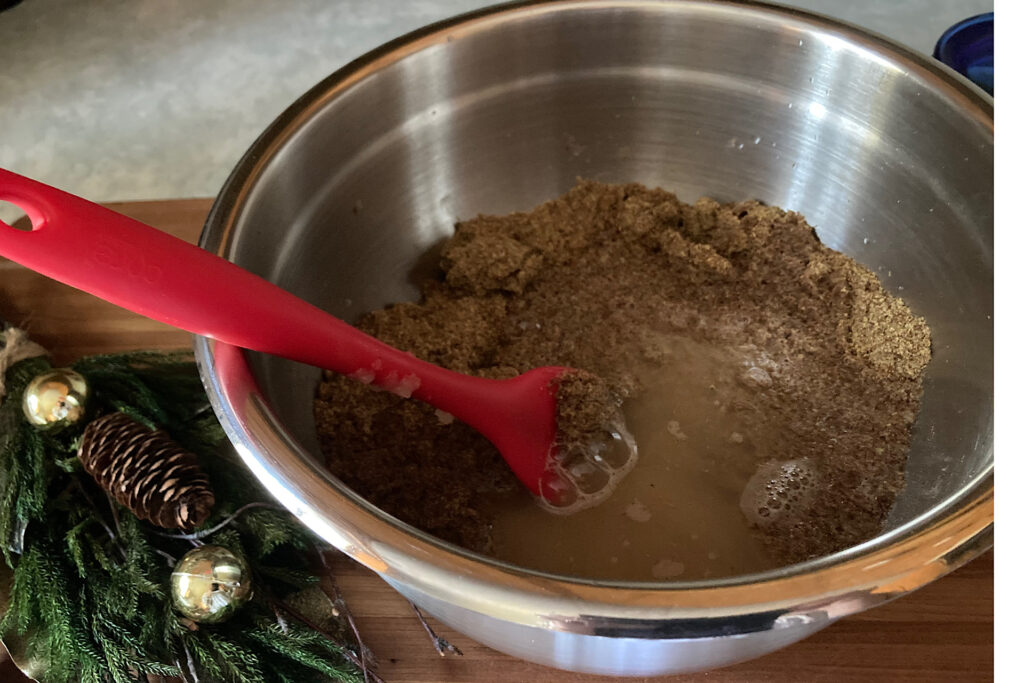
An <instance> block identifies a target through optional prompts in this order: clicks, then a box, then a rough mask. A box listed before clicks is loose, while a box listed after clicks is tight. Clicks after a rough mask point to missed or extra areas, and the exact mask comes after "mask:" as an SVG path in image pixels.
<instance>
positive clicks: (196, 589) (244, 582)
mask: <svg viewBox="0 0 1024 683" xmlns="http://www.w3.org/2000/svg"><path fill="white" fill-rule="evenodd" d="M251 597H252V577H251V575H250V573H249V565H248V564H246V562H245V560H243V559H242V558H241V557H239V556H238V555H236V554H234V553H233V552H231V551H230V550H228V549H227V548H222V547H221V546H219V545H204V546H200V547H198V548H195V549H193V550H190V551H188V552H187V553H185V555H184V556H182V558H181V559H180V560H178V564H177V565H176V566H175V567H174V571H173V572H172V573H171V601H172V602H173V603H174V608H175V609H177V610H178V611H179V612H180V613H181V614H183V615H184V616H186V617H188V618H189V619H191V620H192V621H198V622H200V623H203V624H215V623H218V622H221V621H224V620H225V619H227V618H228V617H230V616H231V615H232V614H234V613H235V611H236V610H237V609H238V608H239V607H241V606H242V605H244V604H245V603H246V602H247V601H248V600H249V598H251Z"/></svg>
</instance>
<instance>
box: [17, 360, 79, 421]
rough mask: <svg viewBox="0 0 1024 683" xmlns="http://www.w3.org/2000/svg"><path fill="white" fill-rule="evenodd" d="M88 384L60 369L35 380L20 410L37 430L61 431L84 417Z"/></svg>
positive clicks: (24, 397) (68, 371)
mask: <svg viewBox="0 0 1024 683" xmlns="http://www.w3.org/2000/svg"><path fill="white" fill-rule="evenodd" d="M88 400H89V385H88V384H87V383H86V381H85V378H84V377H82V376H81V375H80V374H78V373H77V372H75V371H74V370H68V369H66V368H58V369H55V370H48V371H47V372H44V373H42V374H40V375H36V376H35V377H34V378H32V381H31V382H29V383H28V386H27V387H25V394H24V396H22V399H21V407H22V410H23V411H24V413H25V418H26V419H27V420H28V421H29V424H31V425H32V426H33V427H36V428H37V429H43V430H48V429H62V428H64V427H68V426H71V425H73V424H76V423H78V422H80V421H81V420H82V419H83V418H84V417H85V410H86V403H87V402H88Z"/></svg>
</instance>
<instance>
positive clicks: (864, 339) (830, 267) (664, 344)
mask: <svg viewBox="0 0 1024 683" xmlns="http://www.w3.org/2000/svg"><path fill="white" fill-rule="evenodd" d="M440 267H441V271H442V272H441V273H439V276H438V277H437V279H435V280H432V281H429V282H427V283H425V284H424V285H423V287H422V291H423V299H422V301H421V302H419V303H402V304H397V305H395V306H392V307H389V308H387V309H384V310H379V311H374V312H372V313H369V314H367V315H366V316H365V317H363V318H362V320H361V321H360V322H359V324H358V326H359V327H360V328H361V329H363V330H364V331H366V332H368V333H370V334H372V335H374V336H376V337H378V338H379V339H381V340H383V341H385V342H387V343H388V344H391V345H394V346H396V347H399V348H401V349H404V350H407V351H410V352H412V353H413V354H415V355H416V356H418V357H420V358H422V359H424V360H427V361H430V362H433V363H437V364H439V365H443V366H445V367H448V368H451V369H454V370H458V371H460V372H465V373H470V374H476V375H480V376H486V377H498V378H501V377H510V376H514V375H515V374H518V373H520V372H523V371H526V370H528V369H530V368H532V367H536V366H540V365H565V366H571V367H575V368H580V369H582V370H586V371H588V372H590V373H594V374H595V375H597V376H599V377H601V378H603V379H604V380H605V382H606V383H607V387H604V386H602V387H599V389H600V390H606V389H607V388H609V387H610V390H611V391H612V392H614V394H615V395H617V396H619V397H622V398H624V399H625V400H627V401H628V400H629V399H630V398H631V397H635V396H637V395H639V394H640V392H643V391H644V387H643V386H640V383H639V382H638V380H637V376H636V375H637V372H636V368H637V367H638V364H641V365H646V366H647V367H652V366H654V367H656V366H658V365H659V364H663V363H666V362H667V361H668V358H667V354H668V351H667V349H669V348H670V347H671V340H673V339H677V338H680V337H688V338H691V339H695V340H699V341H701V342H706V343H711V344H714V345H716V346H720V347H722V348H731V349H738V350H740V351H742V352H743V353H744V354H746V355H747V356H750V357H758V358H761V359H763V362H759V363H758V364H757V365H756V366H752V367H750V368H749V369H748V370H747V371H746V374H745V375H744V376H743V377H742V378H741V379H742V380H743V384H744V385H745V386H747V387H749V392H748V394H745V395H744V396H743V397H741V398H740V399H737V400H735V401H733V402H732V403H731V404H730V405H729V406H726V408H727V409H728V410H730V411H735V412H736V414H737V415H738V416H739V417H740V418H741V419H742V420H743V421H744V423H745V424H750V425H751V426H752V428H756V427H757V426H758V425H761V426H765V425H770V426H771V427H772V430H773V433H777V434H778V436H777V437H774V438H773V440H771V441H770V442H766V443H765V444H763V445H762V446H763V450H762V451H759V457H760V458H761V459H762V461H763V462H762V466H761V467H759V468H758V469H757V471H756V472H752V473H751V485H750V487H748V488H749V489H750V491H747V492H745V493H744V495H743V498H744V500H741V501H737V505H743V506H745V507H744V511H745V512H746V513H747V514H748V518H749V520H750V524H751V527H752V528H753V529H754V533H756V534H757V535H758V536H759V537H760V538H761V539H762V540H763V542H764V543H765V544H766V547H767V549H768V551H769V553H770V554H771V555H772V556H773V557H774V558H775V559H776V561H778V562H780V563H788V562H795V561H800V560H804V559H808V558H811V557H815V556H819V555H823V554H827V553H830V552H834V551H837V550H840V549H842V548H844V547H848V546H850V545H853V544H855V543H858V542H860V541H863V540H866V539H867V538H870V537H871V536H874V535H876V534H877V533H878V532H879V531H880V529H881V525H882V522H883V519H884V517H885V516H886V514H887V512H888V511H889V509H890V507H891V506H892V504H893V502H894V499H895V496H896V494H897V493H898V492H899V491H900V489H901V488H902V487H903V470H904V461H905V458H906V454H907V450H908V448H909V442H910V435H911V428H912V426H913V422H914V419H915V417H916V414H917V411H918V407H919V401H920V396H921V375H922V372H923V370H924V368H925V366H926V365H927V363H928V361H929V359H930V338H929V330H928V327H927V325H926V324H925V322H924V320H922V319H921V318H919V317H916V316H914V315H913V314H912V313H911V311H910V310H909V308H908V307H907V306H906V305H905V304H904V303H903V302H902V301H901V300H900V299H898V298H896V297H894V296H892V295H890V294H888V293H887V292H885V291H884V290H883V288H882V286H881V284H880V282H879V281H878V279H877V278H876V277H875V275H874V274H873V273H871V272H870V271H868V270H867V269H866V268H864V267H862V266H860V265H859V264H857V263H855V262H854V261H852V260H851V259H849V258H847V257H845V256H843V255H841V254H839V253H837V252H835V251H833V250H831V249H828V248H827V247H825V246H824V245H822V244H821V243H820V242H819V240H818V238H817V236H816V235H815V233H814V230H813V229H812V228H811V227H810V226H808V225H807V223H806V222H805V220H804V219H803V217H802V216H800V215H799V214H797V213H793V212H789V211H784V210H782V209H780V208H776V207H771V206H765V205H762V204H760V203H758V202H755V201H745V202H738V203H731V204H720V203H718V202H715V201H712V200H710V199H701V200H699V201H697V202H696V203H695V204H692V205H690V204H685V203H682V202H680V201H678V200H677V199H676V197H675V196H674V195H672V194H670V193H668V192H666V191H663V190H660V189H649V188H646V187H643V186H641V185H637V184H629V185H605V184H600V183H596V182H580V183H579V184H578V185H577V186H576V187H575V188H574V189H573V190H571V191H570V192H569V193H568V194H566V195H565V196H563V197H560V198H558V199H555V200H552V201H549V202H546V203H544V204H542V205H541V206H539V207H537V208H536V209H534V210H533V211H530V212H527V213H515V214H512V215H508V216H501V217H497V216H479V217H477V218H474V219H472V220H468V221H464V222H461V223H459V224H458V225H457V226H456V231H455V235H454V236H453V237H452V238H451V240H450V241H449V242H448V243H447V245H445V247H444V250H443V252H442V258H441V263H440ZM744 391H747V390H746V389H744ZM584 393H585V392H584ZM586 398H587V397H586V396H584V397H583V399H584V400H585V399H586ZM314 409H315V416H316V422H317V427H318V432H319V438H320V443H321V445H322V448H323V452H324V454H325V456H326V461H327V465H328V467H329V468H330V469H331V471H332V472H334V473H335V474H336V475H337V476H339V477H340V478H341V479H343V480H344V481H345V482H346V483H347V484H348V485H349V486H351V487H352V488H353V489H355V490H356V491H357V492H359V493H360V494H361V495H363V496H365V497H366V498H367V499H369V500H370V501H371V502H372V503H374V504H375V505H377V506H379V507H381V508H382V509H384V510H386V511H387V512H390V513H391V514H393V515H395V516H397V517H398V518H400V519H402V520H404V521H406V522H408V523H409V524H412V525H413V526H415V527H418V528H420V529H422V530H424V531H427V532H429V533H431V534H434V535H436V536H438V537H440V538H442V539H445V540H448V541H450V542H453V543H456V544H458V545H461V546H464V547H467V548H470V549H473V550H477V551H481V552H485V553H486V552H489V551H490V550H491V549H492V545H491V538H490V523H491V522H490V519H489V518H488V514H487V513H486V510H489V509H493V506H492V505H490V503H491V502H493V500H494V499H496V498H503V497H510V496H517V495H522V493H521V490H520V486H521V485H520V484H519V483H518V482H517V481H516V479H515V477H514V476H513V475H512V474H511V472H510V471H509V470H508V468H507V467H506V466H505V464H504V462H503V461H502V459H501V457H500V456H499V454H498V453H497V451H496V450H495V449H494V447H493V446H491V445H490V443H489V442H487V441H486V440H485V439H484V438H483V437H481V436H480V435H478V434H477V433H475V432H474V431H473V430H472V429H470V428H469V427H467V426H465V425H463V424H461V423H459V422H458V421H453V420H451V418H450V416H447V415H445V414H443V413H437V412H436V411H435V410H434V409H433V408H431V407H429V406H426V405H423V404H420V403H417V402H415V401H410V400H403V399H400V398H398V397H396V396H394V395H392V394H389V393H386V392H381V391H374V390H372V389H370V388H368V387H366V386H364V385H362V384H360V383H359V382H355V381H352V380H349V379H347V378H344V377H339V376H325V378H324V380H323V382H322V383H321V384H320V386H319V388H318V391H317V395H316V400H315V406H314ZM723 409H725V408H723ZM669 428H670V429H671V425H670V427H669ZM642 466H643V453H641V454H640V464H638V465H637V467H642ZM808 469H811V470H813V472H814V476H815V478H816V481H817V482H818V485H817V486H815V487H814V488H813V489H807V488H806V487H804V489H802V490H801V489H800V487H801V483H803V484H806V477H805V475H806V473H807V472H806V470H808ZM789 485H792V487H793V490H792V491H790V492H789V493H788V494H787V486H789ZM764 491H768V493H769V494H770V495H764ZM793 491H797V493H793ZM798 494H799V495H798ZM787 495H788V497H787ZM783 509H785V510H786V511H787V514H778V513H779V512H780V511H782V510H783Z"/></svg>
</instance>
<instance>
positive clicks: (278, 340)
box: [0, 169, 576, 506]
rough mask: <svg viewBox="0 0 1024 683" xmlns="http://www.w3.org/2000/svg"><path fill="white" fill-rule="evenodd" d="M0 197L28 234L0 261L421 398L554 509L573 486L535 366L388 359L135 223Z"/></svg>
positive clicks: (567, 499)
mask: <svg viewBox="0 0 1024 683" xmlns="http://www.w3.org/2000/svg"><path fill="white" fill-rule="evenodd" d="M0 199H3V200H7V201H10V202H12V203H14V204H16V205H18V206H19V207H21V208H22V209H23V210H24V211H25V212H26V213H27V214H28V216H29V219H30V220H31V222H32V230H31V231H29V230H16V229H14V228H12V227H11V226H9V225H7V224H5V223H3V222H2V221H0V254H2V255H3V256H6V257H7V258H9V259H11V260H13V261H16V262H17V263H20V264H21V265H23V266H25V267H27V268H30V269H32V270H34V271H36V272H38V273H41V274H43V275H46V276H48V277H50V278H53V279H54V280H58V281H60V282H63V283H65V284H68V285H71V286H72V287H75V288H77V289H81V290H83V291H85V292H88V293H90V294H93V295H95V296H97V297H99V298H101V299H104V300H106V301H109V302H111V303H113V304H117V305H118V306H121V307H123V308H127V309H128V310H131V311H134V312H136V313H139V314H141V315H144V316H146V317H148V318H152V319H154V320H159V321H161V322H165V323H167V324H169V325H173V326H174V327H178V328H180V329H183V330H187V331H189V332H192V333H195V334H199V335H204V336H207V337H212V338H214V339H217V340H219V341H222V342H225V343H227V344H232V345H235V346H240V347H242V348H246V349H252V350H253V351H262V352H264V353H269V354H272V355H275V356H280V357H283V358H288V359H291V360H296V361H299V362H302V363H308V364H309V365H314V366H317V367H321V368H327V369H330V370H334V371H336V372H340V373H343V374H345V375H348V376H350V377H353V378H355V379H358V380H360V381H363V382H366V383H372V384H374V385H376V386H379V387H381V388H382V389H386V390H389V391H392V392H395V393H397V394H400V395H402V396H405V397H410V396H411V397H413V398H417V399H419V400H421V401H424V402H426V403H429V404H431V405H433V406H435V407H437V408H439V409H441V410H443V411H445V412H448V413H451V414H452V415H454V416H455V417H457V418H459V419H460V420H462V421H463V422H466V423H467V424H469V425H471V426H472V427H473V428H475V429H476V430H477V431H479V432H480V433H481V434H483V435H484V436H485V437H486V438H487V439H489V440H490V441H491V442H492V443H493V444H494V445H495V446H496V447H497V448H498V450H499V451H500V452H501V454H502V456H503V457H504V458H505V460H506V461H507V462H508V464H509V466H511V468H512V470H513V471H514V472H515V474H516V476H517V477H518V478H519V479H520V480H521V481H522V482H523V484H525V485H526V486H527V488H529V489H530V491H532V492H533V494H534V495H538V496H541V497H542V498H544V499H545V500H547V501H548V502H550V503H553V504H555V505H559V506H571V505H572V503H573V502H574V501H575V499H576V496H575V487H574V486H573V485H572V483H571V482H570V480H569V479H568V478H567V477H566V476H565V475H564V474H562V473H560V472H559V471H556V468H555V466H554V455H555V448H554V442H555V436H556V412H555V411H556V397H555V388H554V386H553V381H554V380H555V379H557V378H558V377H559V376H561V375H562V374H563V373H564V372H565V371H566V368H561V367H543V368H537V369H535V370H530V371H529V372H526V373H524V374H522V375H519V376H518V377H514V378H512V379H508V380H492V379H483V378H479V377H471V376H468V375H463V374H460V373H457V372H452V371H450V370H445V369H444V368H441V367H438V366H436V365H432V364H430V363H426V362H424V361H421V360H419V359H417V358H416V357H414V356H413V355H411V354H409V353H405V352H403V351H399V350H397V349H394V348H392V347H390V346H387V345H386V344H383V343H382V342H380V341H378V340H376V339H374V338H373V337H370V336H369V335H366V334H364V333H362V332H360V331H359V330H357V329H355V328H354V327H352V326H350V325H348V324H346V323H344V322H343V321H341V320H339V319H337V318H335V317H334V316H332V315H330V314H328V313H326V312H324V311H322V310H321V309H319V308H317V307H315V306H313V305H311V304H309V303H307V302H305V301H303V300H302V299H299V298H298V297H295V296H294V295H292V294H289V293H288V292H286V291H284V290H283V289H280V288H278V287H276V286H274V285H272V284H270V283H269V282H267V281H266V280H263V279H261V278H260V277H258V276H256V275H254V274H252V273H250V272H248V271H246V270H244V269H242V268H240V267H238V266H236V265H234V264H232V263H230V262H229V261H227V260H225V259H222V258H220V257H218V256H215V255H213V254H211V253H209V252H207V251H204V250H203V249H201V248H199V247H197V246H194V245H192V244H189V243H188V242H185V241H183V240H180V239H177V238H175V237H172V236H170V235H167V234H166V233H163V232H161V231H159V230H157V229H155V228H151V227H149V226H147V225H145V224H143V223H139V222H138V221H135V220H133V219H131V218H128V217H126V216H122V215H121V214H118V213H115V212H113V211H110V210H109V209H105V208H103V207H101V206H98V205H96V204H93V203H92V202H89V201H86V200H84V199H81V198H79V197H76V196H74V195H71V194H68V193H66V192H63V191H61V190H57V189H55V188H52V187H49V186H48V185H44V184H42V183H39V182H36V181H34V180H30V179H28V178H25V177H23V176H20V175H17V174H15V173H11V172H10V171H6V170H3V169H0Z"/></svg>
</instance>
